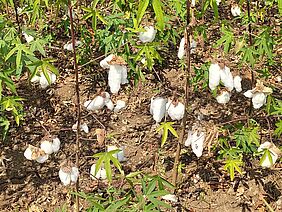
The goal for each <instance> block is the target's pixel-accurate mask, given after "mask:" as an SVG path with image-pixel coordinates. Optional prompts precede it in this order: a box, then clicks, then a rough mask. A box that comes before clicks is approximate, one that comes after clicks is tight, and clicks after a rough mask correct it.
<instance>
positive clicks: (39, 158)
mask: <svg viewBox="0 0 282 212" xmlns="http://www.w3.org/2000/svg"><path fill="white" fill-rule="evenodd" d="M48 157H49V156H48V155H47V154H46V155H42V156H39V157H38V158H36V159H35V160H36V161H37V162H38V163H44V162H45V161H46V160H48Z"/></svg>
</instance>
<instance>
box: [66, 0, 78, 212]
mask: <svg viewBox="0 0 282 212" xmlns="http://www.w3.org/2000/svg"><path fill="white" fill-rule="evenodd" d="M68 8H69V14H70V27H71V38H72V47H73V65H74V70H75V92H76V117H77V130H76V154H75V164H76V167H77V168H79V153H80V152H79V143H80V142H79V139H80V119H81V111H80V95H79V80H78V66H77V61H76V48H75V34H74V26H73V17H72V5H71V1H70V0H68ZM75 191H76V193H78V192H79V178H78V179H77V181H76V184H75ZM75 204H76V211H77V212H79V197H78V195H75Z"/></svg>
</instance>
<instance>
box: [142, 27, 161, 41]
mask: <svg viewBox="0 0 282 212" xmlns="http://www.w3.org/2000/svg"><path fill="white" fill-rule="evenodd" d="M144 30H145V32H140V33H139V40H140V41H141V42H142V43H150V42H152V41H153V40H154V39H155V37H156V34H157V30H155V28H154V27H153V26H145V27H144Z"/></svg>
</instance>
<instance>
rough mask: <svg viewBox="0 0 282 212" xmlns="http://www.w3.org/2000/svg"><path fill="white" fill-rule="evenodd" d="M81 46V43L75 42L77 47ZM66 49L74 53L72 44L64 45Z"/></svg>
mask: <svg viewBox="0 0 282 212" xmlns="http://www.w3.org/2000/svg"><path fill="white" fill-rule="evenodd" d="M80 44H81V41H75V44H74V45H75V46H79V45H80ZM64 49H65V50H67V51H73V45H72V42H71V43H66V44H65V45H64Z"/></svg>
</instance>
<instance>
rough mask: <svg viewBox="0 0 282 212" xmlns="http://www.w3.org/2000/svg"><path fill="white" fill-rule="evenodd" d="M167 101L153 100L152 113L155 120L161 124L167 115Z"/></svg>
mask: <svg viewBox="0 0 282 212" xmlns="http://www.w3.org/2000/svg"><path fill="white" fill-rule="evenodd" d="M166 103H167V99H165V98H162V97H156V98H151V105H150V113H151V114H152V115H153V119H154V120H155V121H156V122H157V123H159V122H161V120H162V119H163V117H164V116H165V113H166Z"/></svg>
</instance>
